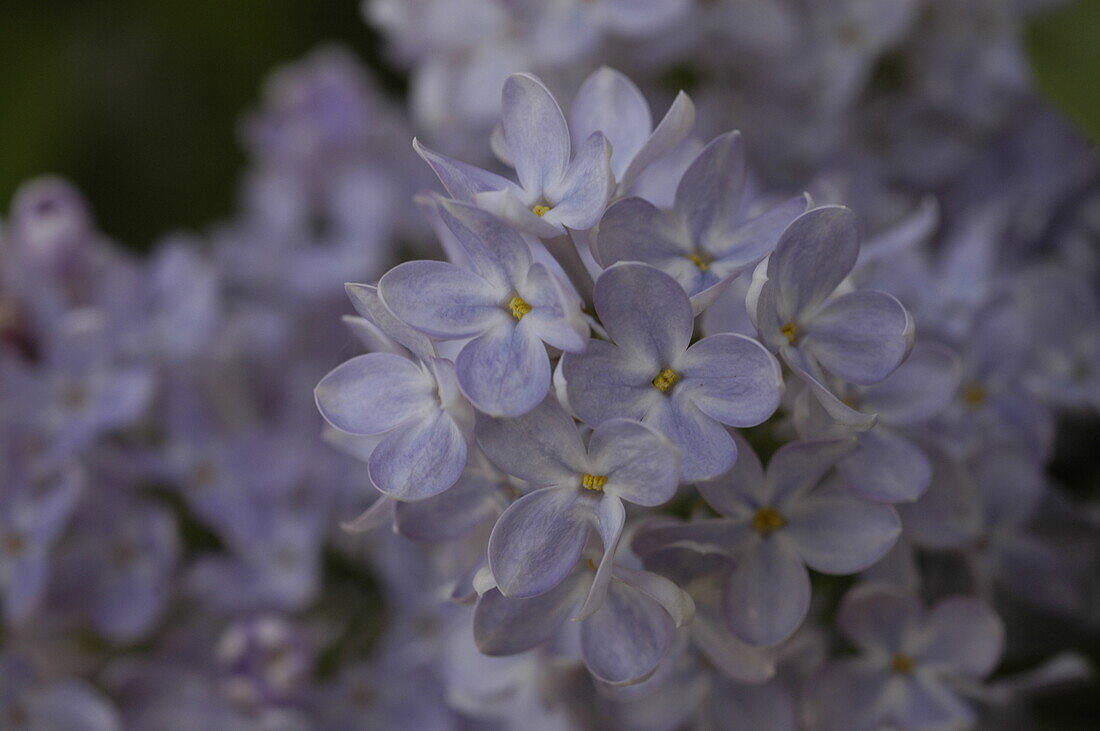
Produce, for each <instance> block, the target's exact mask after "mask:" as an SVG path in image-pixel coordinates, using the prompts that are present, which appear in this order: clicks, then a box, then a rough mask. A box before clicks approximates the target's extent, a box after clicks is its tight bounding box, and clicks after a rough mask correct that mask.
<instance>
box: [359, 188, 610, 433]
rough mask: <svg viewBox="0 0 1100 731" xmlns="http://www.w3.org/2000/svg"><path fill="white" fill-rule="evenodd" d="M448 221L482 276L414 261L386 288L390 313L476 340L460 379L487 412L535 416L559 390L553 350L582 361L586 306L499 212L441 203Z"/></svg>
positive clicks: (429, 331) (459, 362)
mask: <svg viewBox="0 0 1100 731" xmlns="http://www.w3.org/2000/svg"><path fill="white" fill-rule="evenodd" d="M439 213H440V216H441V217H442V219H443V221H444V222H445V223H446V224H447V226H448V227H449V228H450V230H451V231H452V232H453V233H454V236H455V238H456V239H457V240H458V241H459V243H460V244H461V245H462V247H463V249H464V250H465V252H466V255H467V256H468V258H469V261H470V262H471V266H472V267H473V270H472V271H471V270H470V269H464V268H462V267H459V266H457V265H455V264H450V263H447V262H438V261H413V262H406V263H404V264H401V265H399V266H397V267H396V268H394V269H391V270H390V271H389V272H388V273H386V275H385V276H383V277H382V279H381V280H380V281H379V283H378V294H379V296H380V297H381V299H382V301H383V302H384V303H385V305H386V307H387V308H389V310H390V311H391V312H392V313H393V314H394V315H396V316H397V318H398V319H400V320H401V321H403V322H405V323H406V324H408V325H409V326H410V327H412V328H414V329H416V330H418V331H420V332H422V333H425V334H426V335H429V336H431V337H433V338H438V339H445V340H450V339H467V338H472V339H471V340H469V341H468V342H467V343H466V344H465V345H464V346H463V347H462V350H461V351H460V352H459V353H458V356H457V357H456V358H455V365H454V368H455V376H456V377H457V380H458V386H459V388H460V389H462V392H463V394H465V396H466V397H467V398H468V399H469V400H470V402H471V403H472V404H473V405H474V406H475V407H477V408H478V410H480V411H482V412H484V413H487V414H491V415H493V416H518V415H520V414H522V413H524V412H527V411H530V410H531V409H533V408H534V407H535V406H536V405H538V404H539V402H541V401H542V400H543V398H544V397H545V396H546V392H547V390H548V389H549V387H550V360H549V358H548V357H547V354H546V347H545V346H544V345H543V343H544V342H545V343H547V344H549V345H552V346H554V347H556V348H560V349H562V350H565V351H569V352H580V351H583V350H584V348H585V344H586V342H587V339H588V325H587V323H586V322H585V321H584V319H583V318H582V317H581V308H580V304H581V303H580V299H579V298H578V297H577V295H576V293H575V292H573V291H572V289H571V287H570V286H569V285H568V284H566V283H564V282H561V281H560V280H559V279H558V277H557V275H555V274H554V273H553V272H552V271H550V270H549V269H548V268H547V267H545V266H544V265H543V264H541V263H539V262H533V261H532V259H531V252H530V249H529V248H528V245H527V243H526V242H525V241H524V240H523V238H522V237H521V236H520V235H519V234H518V233H516V232H515V231H514V230H512V229H511V228H509V227H508V226H507V225H506V224H504V223H503V222H502V221H500V220H499V219H497V218H496V217H495V216H493V215H492V214H490V213H486V212H485V211H482V210H480V209H478V208H475V207H473V206H470V205H467V204H463V203H458V202H456V201H446V200H441V201H440V202H439Z"/></svg>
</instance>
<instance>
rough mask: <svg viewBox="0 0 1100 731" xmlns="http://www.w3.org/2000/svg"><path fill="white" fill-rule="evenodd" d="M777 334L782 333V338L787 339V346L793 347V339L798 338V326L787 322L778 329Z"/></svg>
mask: <svg viewBox="0 0 1100 731" xmlns="http://www.w3.org/2000/svg"><path fill="white" fill-rule="evenodd" d="M779 332H781V333H783V337H785V338H787V343H788V344H789V345H794V339H795V338H797V337H798V326H797V325H795V324H794V323H793V322H788V323H787V324H786V325H784V326H783V327H781V328H779Z"/></svg>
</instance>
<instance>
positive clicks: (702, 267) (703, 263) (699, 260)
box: [688, 254, 710, 272]
mask: <svg viewBox="0 0 1100 731" xmlns="http://www.w3.org/2000/svg"><path fill="white" fill-rule="evenodd" d="M688 259H689V260H690V261H691V263H692V264H694V265H695V266H696V267H697V268H698V269H699V271H701V272H705V271H706V270H707V269H710V262H708V261H707V260H706V259H704V258H703V257H701V256H699V255H698V254H691V255H690V256H688Z"/></svg>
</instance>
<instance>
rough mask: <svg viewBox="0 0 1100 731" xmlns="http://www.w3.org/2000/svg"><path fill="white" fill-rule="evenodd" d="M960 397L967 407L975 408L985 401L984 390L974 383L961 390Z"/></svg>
mask: <svg viewBox="0 0 1100 731" xmlns="http://www.w3.org/2000/svg"><path fill="white" fill-rule="evenodd" d="M962 397H963V401H965V402H966V404H967V405H968V406H977V405H979V404H980V403H982V402H983V401H985V389H984V388H982V387H981V386H979V385H978V384H976V383H971V384H969V385H968V386H966V387H965V388H964V389H963V394H962Z"/></svg>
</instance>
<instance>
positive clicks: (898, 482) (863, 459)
mask: <svg viewBox="0 0 1100 731" xmlns="http://www.w3.org/2000/svg"><path fill="white" fill-rule="evenodd" d="M960 379H961V366H960V363H959V358H958V356H956V355H955V354H954V352H953V351H951V350H950V349H949V348H946V347H944V346H940V345H934V344H925V343H917V345H916V346H915V347H914V348H913V352H912V354H911V355H910V356H909V358H907V359H906V361H905V362H904V363H903V364H902V365H901V366H900V367H899V368H898V369H897V370H896V371H894V372H893V373H892V374H890V375H889V376H888V377H887V378H886V379H885V380H884V381H881V382H879V383H877V384H875V385H873V386H863V387H857V386H849V387H847V388H845V389H843V391H842V392H841V393H842V394H843V396H844V402H845V403H846V404H847V405H849V406H851V407H852V408H854V409H857V410H860V411H866V412H869V413H873V414H875V415H876V416H877V417H878V418H877V421H876V422H875V424H874V426H872V427H871V428H869V429H866V430H859V429H855V428H852V427H846V426H844V425H841V424H837V423H836V422H835V421H833V419H832V417H830V416H829V414H828V412H826V411H825V408H824V407H823V406H822V405H821V402H820V401H818V399H817V398H816V397H815V396H814V395H813V393H812V392H811V391H810V390H809V389H806V390H805V391H803V392H802V393H800V394H799V395H798V398H797V400H796V401H795V409H794V415H795V423H796V424H797V426H798V431H799V434H800V435H801V436H802V438H804V439H829V438H841V437H851V438H853V439H855V440H856V441H857V442H858V443H859V448H858V449H856V451H855V452H853V453H852V454H850V455H848V456H847V457H845V458H844V459H842V460H841V461H840V463H839V464H838V465H837V470H838V472H839V473H840V476H841V477H842V478H843V479H844V482H845V484H847V485H848V487H850V488H851V489H852V490H853V491H854V492H855V493H856V494H858V495H862V496H863V497H865V498H868V499H870V500H878V501H881V502H888V503H897V502H912V501H913V500H916V499H917V498H919V497H920V496H921V495H922V494H924V491H925V490H926V489H928V485H929V482H930V481H931V479H932V467H931V464H930V463H929V461H928V458H927V457H926V456H925V454H924V451H923V450H922V449H921V448H920V447H919V446H918V445H917V444H915V443H914V442H913V441H912V440H911V439H909V438H908V437H906V435H905V430H906V429H907V428H908V429H912V428H914V427H918V426H919V425H922V424H926V423H928V422H929V420H931V419H933V418H934V417H936V416H938V415H939V414H940V413H941V412H943V411H944V410H945V409H946V407H947V406H948V405H949V404H950V403H951V401H952V400H953V399H954V398H955V394H956V392H957V390H958V387H959V381H960Z"/></svg>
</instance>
